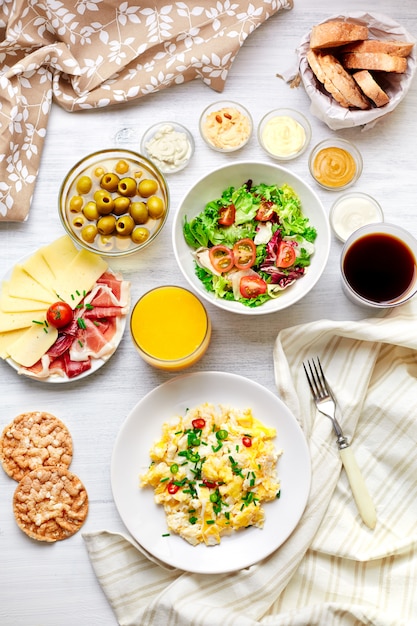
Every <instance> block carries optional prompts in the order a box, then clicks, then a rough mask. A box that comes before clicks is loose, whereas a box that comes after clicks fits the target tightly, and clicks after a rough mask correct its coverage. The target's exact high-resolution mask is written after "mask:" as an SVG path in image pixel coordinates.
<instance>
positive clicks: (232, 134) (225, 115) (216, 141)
mask: <svg viewBox="0 0 417 626" xmlns="http://www.w3.org/2000/svg"><path fill="white" fill-rule="evenodd" d="M252 130H253V122H252V116H251V114H250V113H249V111H248V110H247V109H246V108H245V107H244V106H242V105H241V104H239V103H238V102H231V101H228V100H224V101H223V100H221V101H218V102H214V103H213V104H210V105H209V106H208V107H206V108H205V109H204V111H203V112H202V114H201V117H200V134H201V136H202V138H203V139H204V141H205V142H206V144H207V145H208V146H209V147H210V148H212V149H213V150H217V152H235V151H236V150H240V149H241V148H243V146H245V145H246V144H247V143H248V141H249V139H250V138H251V136H252Z"/></svg>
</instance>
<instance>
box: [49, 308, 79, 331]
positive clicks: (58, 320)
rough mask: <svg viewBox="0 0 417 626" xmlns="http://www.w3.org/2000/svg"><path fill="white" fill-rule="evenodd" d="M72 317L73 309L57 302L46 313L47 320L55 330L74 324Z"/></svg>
mask: <svg viewBox="0 0 417 626" xmlns="http://www.w3.org/2000/svg"><path fill="white" fill-rule="evenodd" d="M72 316H73V313H72V309H71V307H70V305H69V304H67V303H66V302H55V304H51V306H50V307H49V309H48V310H47V312H46V320H47V322H48V324H50V325H51V326H54V328H64V326H67V324H69V323H70V322H72Z"/></svg>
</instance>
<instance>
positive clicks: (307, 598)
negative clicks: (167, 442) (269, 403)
mask: <svg viewBox="0 0 417 626" xmlns="http://www.w3.org/2000/svg"><path fill="white" fill-rule="evenodd" d="M416 328H417V299H414V300H411V301H410V302H409V303H408V304H406V305H403V306H402V307H399V308H398V309H394V310H392V312H390V313H389V314H387V315H385V316H384V317H382V318H372V317H371V318H367V319H364V320H361V321H355V322H350V321H346V322H335V321H330V320H321V321H318V322H313V323H310V324H305V325H302V326H297V327H293V328H289V329H286V330H283V331H282V332H281V333H280V334H279V335H278V337H277V340H276V344H275V346H274V364H275V375H276V383H277V388H278V394H279V396H280V397H281V398H282V399H283V400H284V401H285V402H286V404H287V405H288V406H289V408H290V409H291V410H292V411H293V413H294V415H295V416H296V418H297V419H298V421H299V423H300V425H301V426H302V428H303V431H304V433H305V435H306V438H307V441H308V444H309V448H310V454H311V459H312V485H311V491H310V496H309V500H308V503H307V507H306V510H305V512H304V515H303V516H302V519H301V521H300V523H299V525H298V526H297V528H296V529H295V531H294V532H293V533H292V535H291V536H290V537H289V539H288V540H287V541H286V542H285V543H284V545H282V546H281V547H280V548H279V549H278V550H277V551H276V552H275V553H274V554H272V555H271V556H270V557H269V558H268V559H266V560H264V561H262V562H261V563H259V564H258V565H254V566H252V567H250V568H248V569H245V570H243V571H240V572H236V573H234V574H227V575H222V576H219V575H207V576H204V575H197V574H188V573H184V572H180V571H175V570H174V571H173V570H168V569H166V568H164V567H163V566H161V564H158V563H157V562H155V561H153V560H150V559H149V558H148V557H147V555H146V553H144V552H143V551H141V550H140V549H137V547H135V544H134V542H132V541H131V540H130V539H129V538H127V537H125V536H122V535H120V534H117V533H111V532H109V531H98V532H93V533H87V534H85V535H84V540H85V542H86V546H87V549H88V553H89V556H90V559H91V562H92V565H93V568H94V570H95V572H96V575H97V577H98V580H99V582H100V584H101V585H102V587H103V589H104V591H105V593H106V596H107V598H108V599H109V602H110V603H111V606H112V607H113V609H114V612H115V614H116V616H117V619H118V622H119V624H121V625H123V626H148V625H152V626H177V625H178V624H182V625H184V626H185V625H187V626H188V625H189V626H214V625H216V626H217V625H218V624H228V626H231V625H233V626H259V625H262V626H307V625H308V626H315V625H317V626H323V625H324V624H331V625H332V626H336V625H337V626H339V625H340V626H346V624H355V626H359V625H362V624H363V625H367V626H368V625H369V624H378V626H411V624H414V623H415V619H416V615H417V594H416V593H415V589H416V587H417V480H416V476H417V454H416V446H417V380H416V378H417V358H416V354H417V353H416V350H417V333H416ZM316 355H318V356H319V357H320V359H321V362H322V364H323V367H324V369H325V371H326V374H327V377H328V379H329V382H330V384H331V386H332V388H333V391H334V393H335V395H336V397H337V400H338V407H339V414H338V417H339V421H340V422H341V424H342V426H343V428H344V431H345V434H346V435H347V436H348V437H349V438H351V440H352V446H353V448H354V451H355V454H356V458H357V461H358V464H359V466H360V467H361V469H362V471H363V474H364V477H365V481H366V483H367V485H368V488H369V491H370V493H371V494H372V497H373V499H374V502H375V504H376V509H377V517H378V521H377V525H376V528H375V530H373V531H372V530H370V529H369V528H367V527H366V526H365V525H364V524H363V523H362V521H361V519H360V517H359V514H358V512H357V508H356V505H355V503H354V500H353V497H352V493H351V490H350V487H349V484H348V481H347V478H346V475H345V473H344V471H343V470H342V469H341V461H340V458H339V453H338V450H337V445H336V442H335V437H334V434H333V432H332V428H331V424H330V421H329V420H328V419H327V418H325V417H323V416H322V415H320V414H318V413H317V412H316V410H315V409H314V406H313V403H312V401H311V397H310V391H309V388H308V385H307V381H306V379H305V375H304V371H303V369H302V361H303V360H304V359H306V358H310V357H312V356H316ZM278 436H279V433H278ZM282 488H285V486H284V485H283V486H282ZM208 549H210V548H208Z"/></svg>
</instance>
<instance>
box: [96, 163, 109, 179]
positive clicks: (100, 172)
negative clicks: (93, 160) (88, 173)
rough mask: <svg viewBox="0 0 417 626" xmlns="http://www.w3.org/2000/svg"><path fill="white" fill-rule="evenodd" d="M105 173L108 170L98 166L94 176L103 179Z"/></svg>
mask: <svg viewBox="0 0 417 626" xmlns="http://www.w3.org/2000/svg"><path fill="white" fill-rule="evenodd" d="M105 173H106V170H105V169H104V167H103V166H102V165H97V167H96V169H95V170H94V176H95V177H96V178H101V177H102V176H104V174H105Z"/></svg>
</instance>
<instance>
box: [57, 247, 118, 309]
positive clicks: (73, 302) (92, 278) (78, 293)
mask: <svg viewBox="0 0 417 626" xmlns="http://www.w3.org/2000/svg"><path fill="white" fill-rule="evenodd" d="M107 268H108V265H107V263H106V261H104V259H102V258H101V257H100V256H98V255H97V254H93V253H92V252H89V251H88V250H79V251H78V252H77V255H76V256H75V257H74V258H73V260H72V261H71V262H70V263H69V264H68V265H67V267H66V272H65V277H62V276H61V278H60V281H59V283H58V282H57V283H56V292H57V294H58V295H59V298H60V299H61V300H64V301H65V302H67V304H69V305H70V306H71V307H72V308H75V307H76V306H77V304H79V303H80V302H81V300H82V299H83V298H84V296H85V295H86V293H88V292H89V291H90V290H91V289H92V287H93V286H94V284H95V283H96V282H97V280H98V279H99V278H100V276H101V275H102V274H104V272H105V271H106V270H107Z"/></svg>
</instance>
